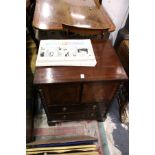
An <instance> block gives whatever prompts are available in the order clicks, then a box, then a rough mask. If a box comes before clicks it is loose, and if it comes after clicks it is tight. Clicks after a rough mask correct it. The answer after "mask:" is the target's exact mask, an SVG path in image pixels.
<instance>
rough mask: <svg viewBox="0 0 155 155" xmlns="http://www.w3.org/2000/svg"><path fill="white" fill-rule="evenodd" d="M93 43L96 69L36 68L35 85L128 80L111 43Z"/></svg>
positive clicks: (101, 41)
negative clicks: (82, 76)
mask: <svg viewBox="0 0 155 155" xmlns="http://www.w3.org/2000/svg"><path fill="white" fill-rule="evenodd" d="M91 43H92V46H93V50H94V53H95V57H96V61H97V64H96V66H95V67H73V66H69V67H60V66H59V67H36V70H35V75H34V84H49V83H51V84H54V83H66V82H93V81H110V80H127V79H128V78H127V75H126V73H125V70H124V68H123V66H122V64H121V63H120V60H119V58H118V56H117V54H116V52H115V50H114V48H113V47H112V44H111V42H110V41H109V40H105V41H103V40H91ZM81 74H83V75H84V78H81Z"/></svg>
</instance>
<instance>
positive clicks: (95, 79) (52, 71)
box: [34, 40, 127, 125]
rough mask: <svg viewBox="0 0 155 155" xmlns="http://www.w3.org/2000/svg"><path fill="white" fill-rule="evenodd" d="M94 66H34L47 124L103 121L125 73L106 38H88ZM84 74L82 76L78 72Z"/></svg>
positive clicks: (124, 79) (125, 78) (35, 80)
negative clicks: (92, 52)
mask: <svg viewBox="0 0 155 155" xmlns="http://www.w3.org/2000/svg"><path fill="white" fill-rule="evenodd" d="M92 46H93V49H94V53H95V56H96V60H97V65H96V66H95V67H37V68H36V71H35V75H34V84H35V85H36V86H37V87H38V90H39V92H40V94H41V98H42V103H43V105H44V108H45V111H46V114H47V119H48V124H49V125H52V123H53V122H59V121H71V120H92V119H96V120H99V121H103V119H104V118H105V116H106V114H107V112H108V108H109V106H110V103H111V101H112V99H113V98H114V96H115V95H116V94H117V92H118V90H119V87H120V85H121V83H122V82H123V81H126V80H127V75H126V73H125V71H124V68H123V66H122V65H121V63H120V61H119V58H118V56H117V54H116V52H115V50H114V48H113V47H112V45H111V42H110V41H103V40H92ZM81 74H84V77H85V78H81V77H80V75H81Z"/></svg>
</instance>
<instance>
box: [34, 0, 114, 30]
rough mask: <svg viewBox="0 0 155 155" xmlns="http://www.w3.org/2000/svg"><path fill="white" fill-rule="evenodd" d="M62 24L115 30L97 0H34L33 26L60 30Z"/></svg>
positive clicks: (41, 28)
mask: <svg viewBox="0 0 155 155" xmlns="http://www.w3.org/2000/svg"><path fill="white" fill-rule="evenodd" d="M62 24H66V25H71V26H76V27H80V28H89V29H108V31H109V32H111V31H114V30H115V25H114V24H113V22H112V21H111V19H110V17H109V16H108V14H107V13H106V11H105V10H104V8H103V6H102V5H100V4H99V1H98V0H78V1H76V2H75V0H61V1H59V0H36V6H35V11H34V17H33V27H35V28H37V29H40V30H62V29H63V26H62Z"/></svg>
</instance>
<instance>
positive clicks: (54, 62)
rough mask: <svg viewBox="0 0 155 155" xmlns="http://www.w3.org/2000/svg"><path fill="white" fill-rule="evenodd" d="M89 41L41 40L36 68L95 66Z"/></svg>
mask: <svg viewBox="0 0 155 155" xmlns="http://www.w3.org/2000/svg"><path fill="white" fill-rule="evenodd" d="M95 65H96V58H95V55H94V51H93V48H92V44H91V41H90V40H89V39H82V40H41V42H40V46H39V51H38V56H37V61H36V66H95Z"/></svg>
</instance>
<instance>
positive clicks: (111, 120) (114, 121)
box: [104, 100, 129, 155]
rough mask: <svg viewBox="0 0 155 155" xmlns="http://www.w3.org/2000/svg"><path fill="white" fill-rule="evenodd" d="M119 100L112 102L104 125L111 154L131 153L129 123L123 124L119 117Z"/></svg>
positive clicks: (124, 154)
mask: <svg viewBox="0 0 155 155" xmlns="http://www.w3.org/2000/svg"><path fill="white" fill-rule="evenodd" d="M118 108H119V107H118V104H117V101H116V100H114V102H113V103H112V105H111V107H110V109H109V113H108V115H107V119H106V120H105V122H104V127H105V131H106V136H107V142H108V147H109V152H110V155H128V154H129V123H127V124H123V123H121V122H120V119H119V111H118Z"/></svg>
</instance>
